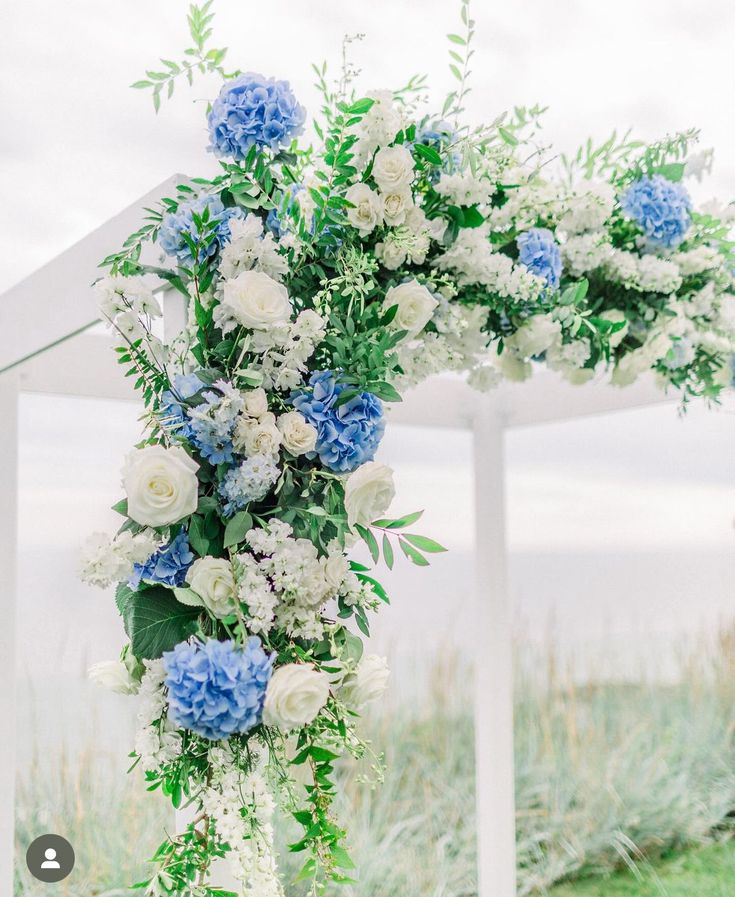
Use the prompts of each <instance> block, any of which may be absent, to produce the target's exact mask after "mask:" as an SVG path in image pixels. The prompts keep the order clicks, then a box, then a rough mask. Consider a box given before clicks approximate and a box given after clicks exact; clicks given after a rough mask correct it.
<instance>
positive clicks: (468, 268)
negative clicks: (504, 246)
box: [434, 224, 546, 301]
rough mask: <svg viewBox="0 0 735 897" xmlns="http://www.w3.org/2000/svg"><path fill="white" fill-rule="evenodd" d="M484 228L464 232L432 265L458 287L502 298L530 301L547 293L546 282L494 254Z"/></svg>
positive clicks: (505, 258)
mask: <svg viewBox="0 0 735 897" xmlns="http://www.w3.org/2000/svg"><path fill="white" fill-rule="evenodd" d="M488 236H489V230H488V226H487V224H484V225H482V227H476V228H464V229H463V230H461V231H460V232H459V235H458V237H457V239H456V240H455V241H454V243H453V244H452V246H451V247H450V248H449V249H448V250H447V251H446V252H445V253H443V254H442V255H440V256H439V257H438V258H437V259H436V260H435V262H434V265H435V266H436V267H437V268H439V270H441V271H453V272H454V273H455V274H456V275H457V283H458V284H459V285H460V286H462V285H465V284H471V283H476V284H482V285H483V286H486V287H487V288H488V290H490V291H491V292H493V293H496V294H497V295H498V296H501V297H503V298H512V299H516V300H519V301H533V300H536V299H538V297H539V296H540V295H541V294H542V293H543V292H544V290H545V289H546V281H545V280H544V279H543V278H542V277H537V276H536V275H535V274H531V272H530V271H529V270H528V269H527V268H526V267H525V266H524V265H517V264H514V263H513V261H512V259H510V258H509V257H508V256H507V255H503V254H502V253H499V252H494V251H493V248H492V246H491V245H490V241H489V239H488Z"/></svg>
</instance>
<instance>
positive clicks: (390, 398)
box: [368, 380, 403, 402]
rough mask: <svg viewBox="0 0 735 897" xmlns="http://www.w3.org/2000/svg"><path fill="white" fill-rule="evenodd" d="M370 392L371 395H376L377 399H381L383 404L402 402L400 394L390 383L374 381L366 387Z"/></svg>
mask: <svg viewBox="0 0 735 897" xmlns="http://www.w3.org/2000/svg"><path fill="white" fill-rule="evenodd" d="M368 388H369V389H370V392H371V393H373V395H376V396H377V397H378V398H379V399H383V401H384V402H402V401H403V399H402V398H401V394H400V393H399V392H398V390H397V389H396V388H395V386H392V385H391V384H390V383H386V382H385V381H384V380H376V381H374V382H373V383H371V384H370V385H369V387H368Z"/></svg>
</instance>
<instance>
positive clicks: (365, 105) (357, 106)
mask: <svg viewBox="0 0 735 897" xmlns="http://www.w3.org/2000/svg"><path fill="white" fill-rule="evenodd" d="M374 105H375V100H371V99H370V98H369V97H365V98H364V99H362V100H357V102H356V103H353V104H352V105H351V106H348V107H347V109H345V112H346V113H347V115H364V114H365V113H366V112H369V111H370V110H371V109H372V108H373V106H374Z"/></svg>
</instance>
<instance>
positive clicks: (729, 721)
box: [15, 634, 735, 897]
mask: <svg viewBox="0 0 735 897" xmlns="http://www.w3.org/2000/svg"><path fill="white" fill-rule="evenodd" d="M705 656H706V657H707V660H706V661H702V660H701V658H702V657H705ZM697 657H699V658H700V659H699V660H697V662H696V663H694V662H692V661H689V660H686V659H684V660H683V661H682V669H681V677H680V681H679V682H678V683H677V684H670V685H662V684H656V683H646V682H638V683H635V684H630V683H628V684H620V683H618V684H615V683H598V684H587V685H585V686H584V687H579V686H578V685H576V684H575V679H574V676H573V675H571V672H570V671H568V670H567V671H560V670H559V668H558V667H557V665H556V664H554V663H553V662H552V661H551V660H549V659H548V658H547V659H546V661H545V665H544V664H542V663H541V661H540V659H539V658H526V659H525V660H522V659H519V663H518V665H517V669H518V676H517V683H516V686H517V694H516V719H515V729H516V731H515V737H516V794H517V804H518V815H517V831H518V875H519V892H518V893H519V897H526V895H528V897H530V895H537V894H539V895H552V897H603V895H604V897H623V895H626V897H628V895H629V897H648V895H651V897H685V895H686V897H733V895H734V894H735V858H734V857H733V850H735V848H734V847H733V844H731V843H724V841H723V843H719V844H716V845H713V846H702V845H706V844H707V841H708V840H709V841H711V840H712V839H713V837H719V838H720V839H723V838H724V837H725V836H726V835H727V833H728V832H730V831H731V830H733V826H732V823H733V821H734V820H733V818H732V816H731V814H732V812H733V810H734V809H735V747H734V744H733V707H735V637H733V636H732V635H731V634H725V635H723V637H722V639H721V641H720V644H719V646H718V648H717V650H716V651H715V652H714V653H709V654H706V655H705V654H704V653H702V652H698V653H697ZM455 670H456V666H455ZM435 673H436V674H435V676H434V680H433V681H434V685H433V687H432V688H431V690H430V696H429V697H428V698H427V700H426V701H425V703H424V705H423V706H422V707H412V708H411V709H410V712H409V711H408V710H407V709H406V708H399V709H394V710H393V711H390V712H387V713H378V714H376V715H375V716H374V717H373V718H372V719H368V720H365V727H366V731H367V732H368V733H369V734H370V737H371V738H372V739H373V741H374V745H375V747H376V748H381V749H382V748H384V749H385V752H386V762H387V774H386V779H385V783H384V784H383V785H382V786H380V787H377V788H375V789H371V788H370V787H366V786H365V785H364V784H361V782H360V777H361V774H362V773H364V772H365V770H361V769H360V768H359V767H353V766H346V767H344V768H343V770H342V772H341V775H342V785H343V792H344V799H343V801H342V805H341V806H340V808H339V809H340V815H341V816H342V817H343V818H344V819H345V820H348V821H349V829H350V832H351V838H352V844H353V854H354V856H355V859H356V860H357V862H358V865H359V868H360V883H359V884H358V885H356V886H354V887H353V888H343V889H341V890H338V891H336V892H335V894H341V895H343V897H396V895H402V897H473V895H475V894H476V888H477V885H476V872H475V866H476V863H475V860H476V853H475V825H474V809H473V807H474V763H475V757H474V744H473V741H474V738H473V724H472V715H471V712H470V708H469V705H468V701H467V689H466V688H465V687H463V684H464V682H465V681H466V680H464V678H463V676H462V674H461V673H460V674H457V673H456V672H455V673H454V674H452V675H449V674H448V673H447V670H446V669H440V668H437V669H436V671H435ZM126 750H127V746H126V745H123V746H121V749H120V755H119V756H112V755H110V754H109V752H108V753H101V752H100V751H99V750H97V749H96V748H95V749H92V748H90V749H89V750H88V751H87V752H84V753H82V754H81V755H79V754H77V755H75V757H74V758H71V757H69V756H65V755H63V754H62V755H60V756H58V757H53V758H49V755H48V753H47V752H46V753H44V752H40V754H41V756H39V758H38V759H37V760H36V762H35V763H34V764H33V766H32V767H31V770H30V772H29V774H28V775H26V776H25V777H23V778H22V779H21V781H20V782H19V789H18V809H17V842H18V850H19V856H22V855H23V854H24V853H25V849H26V846H27V844H28V843H29V841H30V840H32V838H33V837H35V836H36V835H37V834H38V832H39V831H42V832H43V831H58V832H59V833H63V834H65V835H66V836H67V837H69V839H70V840H71V841H72V842H73V843H74V845H75V847H76V848H77V856H78V864H77V869H78V872H76V873H75V875H74V876H73V880H72V879H69V880H68V881H67V882H65V883H63V886H59V887H60V888H61V889H60V890H59V895H58V897H103V895H104V897H122V895H124V894H127V893H128V892H127V891H126V890H125V887H126V885H128V884H129V883H130V882H132V881H135V880H136V879H137V878H139V877H140V876H141V874H142V871H143V866H142V862H141V861H142V860H143V859H145V856H146V854H147V853H148V852H149V851H151V850H152V849H153V848H154V847H155V845H156V843H157V840H159V839H160V834H161V832H162V830H163V828H164V826H165V825H167V824H168V820H169V819H170V811H169V809H168V808H167V807H166V805H165V803H164V802H162V800H161V799H160V797H159V796H158V795H156V794H147V793H146V792H145V790H144V787H143V786H142V783H141V782H140V781H139V780H136V779H135V778H134V777H126V776H125V774H124V769H125V765H124V764H125V762H126V758H125V753H126ZM281 836H282V841H283V842H286V841H287V840H289V832H288V831H287V830H285V829H284V830H283V831H282V833H281ZM733 843H735V842H733ZM659 863H661V865H659ZM282 866H283V869H284V874H285V880H286V882H287V886H286V894H287V897H302V894H303V888H302V887H301V886H291V885H289V884H288V882H289V881H290V880H292V879H293V874H294V872H295V871H296V869H297V858H296V857H295V856H293V855H289V854H288V853H287V852H285V851H284V854H283V857H282ZM626 866H627V867H634V868H635V869H636V870H637V872H636V874H635V875H634V874H632V873H631V872H626V873H620V872H619V871H618V870H619V869H621V868H625V867H626ZM653 869H655V870H656V871H655V872H654V871H652V870H653ZM560 882H566V883H565V884H562V885H559V883H560ZM555 886H556V887H555ZM44 887H45V886H39V884H38V883H37V882H34V880H33V879H31V878H30V876H28V875H26V873H25V867H24V864H23V865H21V864H20V863H19V864H18V872H17V879H16V887H15V897H47V895H46V891H45V890H44V889H43V888H44Z"/></svg>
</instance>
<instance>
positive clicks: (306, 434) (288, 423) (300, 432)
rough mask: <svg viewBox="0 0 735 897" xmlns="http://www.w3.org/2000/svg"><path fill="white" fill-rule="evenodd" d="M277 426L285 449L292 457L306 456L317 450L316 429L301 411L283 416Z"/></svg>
mask: <svg viewBox="0 0 735 897" xmlns="http://www.w3.org/2000/svg"><path fill="white" fill-rule="evenodd" d="M276 426H277V427H278V429H279V430H280V433H281V438H282V440H283V446H284V448H286V449H288V451H289V452H291V454H292V455H297V456H298V455H305V454H306V453H307V452H313V451H314V449H315V448H316V437H317V432H316V427H314V426H313V425H312V424H310V423H309V421H308V420H307V419H306V418H305V417H304V415H303V414H302V413H301V412H300V411H287V412H286V413H285V414H282V415H281V416H280V417H279V418H278V421H277V422H276Z"/></svg>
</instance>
